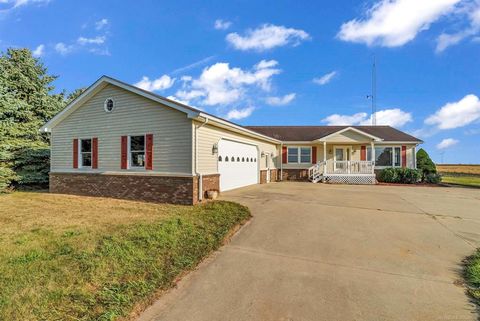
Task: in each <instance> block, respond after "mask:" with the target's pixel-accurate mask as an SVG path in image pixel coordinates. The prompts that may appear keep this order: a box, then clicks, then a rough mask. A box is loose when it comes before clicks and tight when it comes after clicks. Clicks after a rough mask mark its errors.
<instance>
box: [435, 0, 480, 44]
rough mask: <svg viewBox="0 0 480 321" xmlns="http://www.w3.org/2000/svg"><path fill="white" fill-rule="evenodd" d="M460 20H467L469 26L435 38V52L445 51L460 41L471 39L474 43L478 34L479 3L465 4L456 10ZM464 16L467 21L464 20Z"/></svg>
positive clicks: (479, 29)
mask: <svg viewBox="0 0 480 321" xmlns="http://www.w3.org/2000/svg"><path fill="white" fill-rule="evenodd" d="M458 13H459V16H460V17H461V20H462V21H464V20H468V21H469V25H468V26H467V27H466V28H464V29H463V30H460V31H457V32H455V33H442V34H440V35H439V36H438V37H437V46H436V48H435V51H436V52H437V53H440V52H442V51H444V50H445V49H447V48H448V47H450V46H454V45H456V44H458V43H460V42H461V41H462V40H464V39H466V38H469V37H473V38H472V40H473V41H475V39H476V37H474V36H475V35H477V34H478V33H479V32H480V1H478V0H477V1H475V2H473V3H467V4H466V5H465V7H464V8H462V10H458ZM465 15H466V16H467V19H465Z"/></svg>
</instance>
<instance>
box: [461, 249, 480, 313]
mask: <svg viewBox="0 0 480 321" xmlns="http://www.w3.org/2000/svg"><path fill="white" fill-rule="evenodd" d="M464 275H465V280H466V281H467V285H468V293H469V294H470V296H471V297H472V298H473V299H474V300H475V302H476V303H477V304H480V249H477V251H476V252H475V254H474V255H472V256H470V257H468V258H467V259H466V260H465V270H464Z"/></svg>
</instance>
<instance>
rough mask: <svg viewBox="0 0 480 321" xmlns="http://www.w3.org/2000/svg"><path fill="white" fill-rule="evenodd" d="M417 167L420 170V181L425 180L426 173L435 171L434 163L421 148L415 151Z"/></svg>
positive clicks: (434, 172)
mask: <svg viewBox="0 0 480 321" xmlns="http://www.w3.org/2000/svg"><path fill="white" fill-rule="evenodd" d="M417 168H418V169H419V170H420V174H421V178H422V182H424V181H425V177H426V176H427V175H429V174H436V173H437V168H436V166H435V163H434V162H433V161H432V159H431V158H430V156H428V153H427V152H426V151H425V150H424V149H423V148H420V149H419V150H418V152H417Z"/></svg>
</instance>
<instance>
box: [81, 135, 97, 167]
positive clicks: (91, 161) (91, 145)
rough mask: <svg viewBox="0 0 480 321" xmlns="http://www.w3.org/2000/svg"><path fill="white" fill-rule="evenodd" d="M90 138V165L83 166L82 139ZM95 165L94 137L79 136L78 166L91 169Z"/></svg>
mask: <svg viewBox="0 0 480 321" xmlns="http://www.w3.org/2000/svg"><path fill="white" fill-rule="evenodd" d="M83 140H90V166H83V153H82V141H83ZM85 153H88V152H85ZM92 165H93V138H91V137H86V138H78V168H87V169H89V168H90V169H91V168H92Z"/></svg>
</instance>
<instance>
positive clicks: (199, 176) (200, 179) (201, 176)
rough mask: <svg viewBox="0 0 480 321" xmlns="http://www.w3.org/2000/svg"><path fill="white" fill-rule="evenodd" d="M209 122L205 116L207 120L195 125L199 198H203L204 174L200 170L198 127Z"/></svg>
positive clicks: (196, 173)
mask: <svg viewBox="0 0 480 321" xmlns="http://www.w3.org/2000/svg"><path fill="white" fill-rule="evenodd" d="M207 123H208V118H205V121H204V122H203V123H202V124H201V125H199V126H197V125H195V175H197V176H198V200H199V201H201V200H203V175H202V174H200V173H199V172H198V133H197V131H198V129H200V128H202V127H203V126H205V125H206V124H207Z"/></svg>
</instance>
